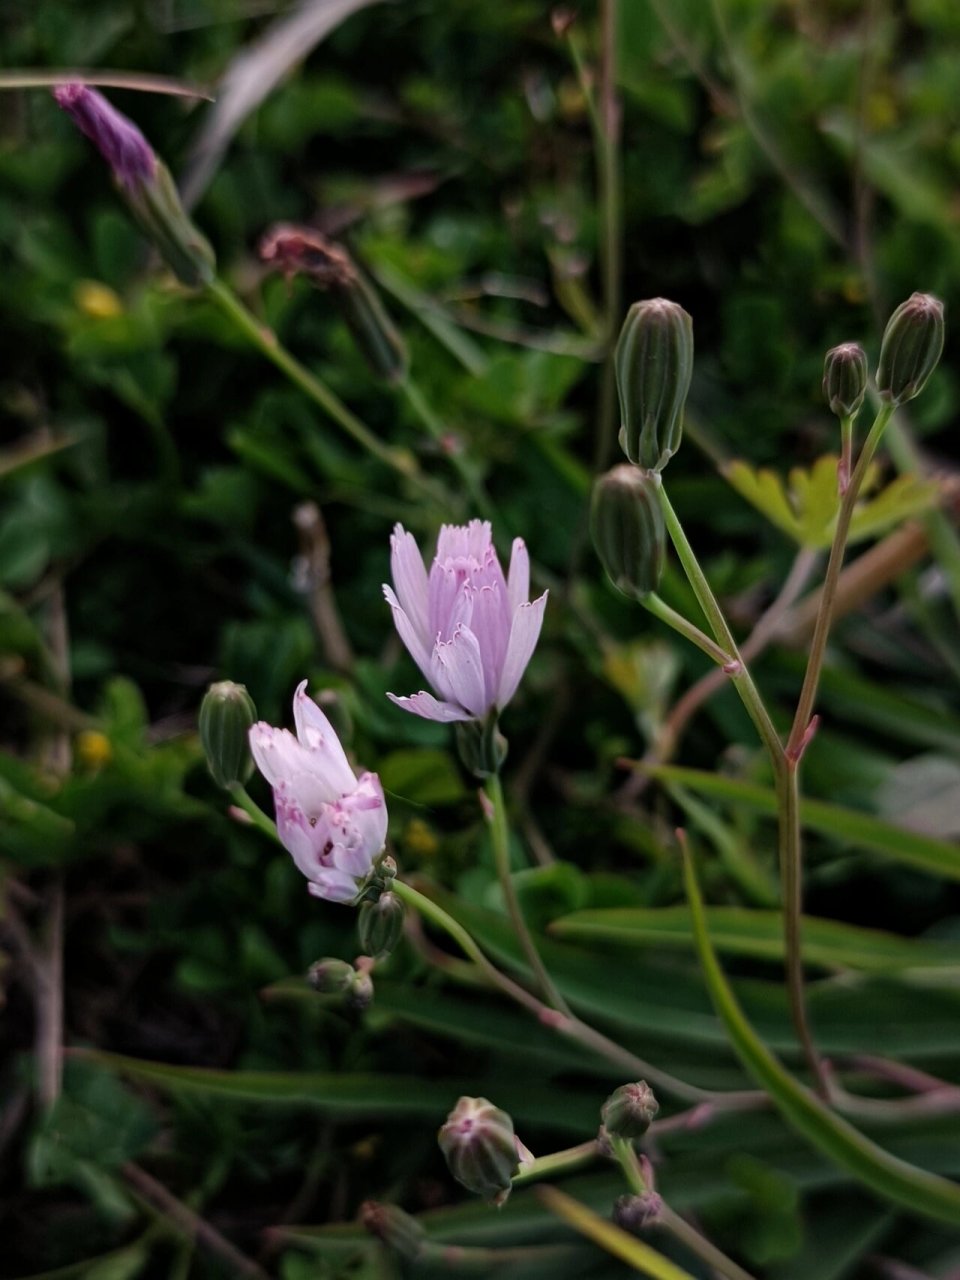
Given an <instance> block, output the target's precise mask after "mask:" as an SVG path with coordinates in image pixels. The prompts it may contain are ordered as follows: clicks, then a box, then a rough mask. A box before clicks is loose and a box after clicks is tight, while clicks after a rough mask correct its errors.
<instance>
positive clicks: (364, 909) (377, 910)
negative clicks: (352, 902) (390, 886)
mask: <svg viewBox="0 0 960 1280" xmlns="http://www.w3.org/2000/svg"><path fill="white" fill-rule="evenodd" d="M405 915H406V908H405V907H404V905H403V901H402V899H400V898H398V897H397V895H396V894H395V893H391V892H387V893H381V894H380V896H379V898H377V900H376V901H375V902H364V903H363V904H362V905H361V907H360V912H359V915H358V917H357V932H358V933H359V935H360V948H361V950H362V951H363V952H364V954H365V955H368V956H372V957H373V958H374V959H375V960H379V959H381V958H382V957H383V956H388V955H389V954H390V952H391V951H393V949H394V947H396V945H397V943H398V942H399V941H400V939H401V937H402V936H403V919H404V916H405Z"/></svg>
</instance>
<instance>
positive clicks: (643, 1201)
mask: <svg viewBox="0 0 960 1280" xmlns="http://www.w3.org/2000/svg"><path fill="white" fill-rule="evenodd" d="M662 1212H663V1201H662V1200H661V1198H660V1196H658V1195H657V1193H656V1191H644V1192H643V1193H642V1194H641V1195H638V1196H620V1197H619V1198H618V1199H617V1201H616V1203H615V1204H614V1206H613V1220H614V1222H615V1223H616V1224H617V1226H618V1227H622V1228H623V1230H624V1231H629V1232H630V1234H631V1235H639V1234H640V1233H641V1232H642V1231H645V1230H646V1228H647V1227H651V1226H653V1224H654V1223H655V1222H656V1221H657V1220H658V1218H659V1217H660V1214H661V1213H662Z"/></svg>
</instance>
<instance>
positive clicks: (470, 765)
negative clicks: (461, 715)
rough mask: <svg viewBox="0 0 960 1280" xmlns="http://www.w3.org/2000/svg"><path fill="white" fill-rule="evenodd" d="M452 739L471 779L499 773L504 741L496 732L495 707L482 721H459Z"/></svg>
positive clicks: (505, 747) (504, 754)
mask: <svg viewBox="0 0 960 1280" xmlns="http://www.w3.org/2000/svg"><path fill="white" fill-rule="evenodd" d="M456 741H457V753H458V755H459V756H460V760H461V762H462V763H463V766H464V768H465V769H467V770H469V772H470V773H472V774H473V776H474V777H475V778H489V777H492V775H493V774H495V773H499V772H500V769H501V767H502V765H503V762H504V760H506V758H507V740H506V738H505V737H504V736H503V734H502V733H501V732H500V723H499V716H498V714H497V709H496V707H493V708H492V709H491V710H490V711H489V712H488V713H487V715H486V716H485V717H484V718H483V719H482V720H461V721H459V722H458V724H457V726H456Z"/></svg>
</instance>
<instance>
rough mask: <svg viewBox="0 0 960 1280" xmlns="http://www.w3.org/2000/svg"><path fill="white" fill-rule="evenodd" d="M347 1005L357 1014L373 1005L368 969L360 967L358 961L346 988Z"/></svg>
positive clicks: (371, 984) (370, 978)
mask: <svg viewBox="0 0 960 1280" xmlns="http://www.w3.org/2000/svg"><path fill="white" fill-rule="evenodd" d="M362 958H363V957H361V959H362ZM347 1004H348V1005H349V1006H350V1008H351V1009H356V1010H357V1012H358V1013H362V1012H363V1010H364V1009H369V1007H370V1005H371V1004H373V978H372V977H371V976H370V969H369V968H368V967H367V966H365V965H361V964H360V961H359V960H358V961H357V967H356V969H354V971H353V976H352V977H351V979H350V985H349V986H348V987H347Z"/></svg>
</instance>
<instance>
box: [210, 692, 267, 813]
mask: <svg viewBox="0 0 960 1280" xmlns="http://www.w3.org/2000/svg"><path fill="white" fill-rule="evenodd" d="M256 718H257V709H256V707H255V706H254V705H253V699H252V698H251V697H250V695H249V693H247V690H246V688H245V687H244V686H243V685H242V684H234V683H233V681H232V680H221V681H220V682H219V684H212V685H211V686H210V688H209V689H208V690H207V692H206V693H205V694H204V698H203V702H201V704H200V719H199V727H200V742H201V744H202V746H203V750H204V754H205V755H206V757H207V765H208V766H209V769H210V772H211V774H213V780H214V782H215V783H216V784H217V786H218V787H224V788H227V787H231V786H232V785H233V784H234V783H235V782H245V781H246V780H247V778H248V777H249V776H250V769H251V766H252V761H251V759H250V741H249V734H250V729H251V727H252V725H253V722H254V721H255V720H256Z"/></svg>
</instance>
